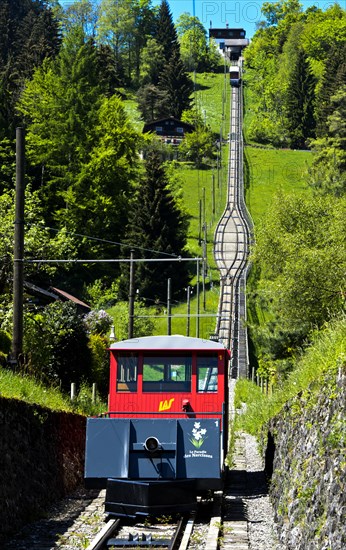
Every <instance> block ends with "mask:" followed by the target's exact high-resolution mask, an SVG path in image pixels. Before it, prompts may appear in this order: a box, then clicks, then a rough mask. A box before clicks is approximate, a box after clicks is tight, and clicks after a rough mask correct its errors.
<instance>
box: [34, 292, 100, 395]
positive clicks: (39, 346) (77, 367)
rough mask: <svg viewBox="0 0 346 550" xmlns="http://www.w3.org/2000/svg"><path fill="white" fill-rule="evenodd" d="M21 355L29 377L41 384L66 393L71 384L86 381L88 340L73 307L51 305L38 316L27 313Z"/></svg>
mask: <svg viewBox="0 0 346 550" xmlns="http://www.w3.org/2000/svg"><path fill="white" fill-rule="evenodd" d="M24 352H25V353H26V354H27V355H28V357H29V361H28V365H27V367H28V370H29V372H30V374H33V375H34V376H35V377H36V378H37V379H38V380H41V381H42V382H44V383H45V384H56V385H61V387H62V389H64V390H66V391H69V388H70V384H71V382H76V383H78V382H79V381H80V380H82V379H86V380H88V379H89V377H90V367H91V354H90V350H89V348H88V336H87V333H86V329H85V325H84V323H83V318H82V317H81V315H79V313H78V309H77V306H76V305H75V304H72V303H68V302H54V303H53V304H49V305H48V306H46V307H45V308H44V309H43V310H42V311H41V312H40V313H27V314H26V316H25V330H24Z"/></svg>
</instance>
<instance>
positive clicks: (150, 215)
mask: <svg viewBox="0 0 346 550" xmlns="http://www.w3.org/2000/svg"><path fill="white" fill-rule="evenodd" d="M145 169H146V174H145V177H144V179H143V181H142V183H141V185H140V187H139V188H138V190H137V195H136V198H135V200H134V202H133V204H132V206H131V210H130V215H129V225H128V228H127V231H126V234H127V242H128V243H129V248H130V247H131V246H134V247H135V256H136V257H137V258H138V257H140V258H145V257H147V258H148V257H150V258H154V259H155V258H157V259H159V258H166V259H167V258H169V256H170V255H172V256H174V257H177V256H180V255H184V254H186V250H185V247H186V239H187V225H188V220H187V217H186V215H185V214H184V213H183V212H182V211H181V210H180V208H179V207H178V205H177V202H176V200H175V198H174V196H173V194H172V191H171V189H170V188H169V181H168V178H167V175H166V172H165V169H164V166H163V165H162V162H161V160H160V157H159V153H158V152H157V151H150V152H149V153H148V156H147V159H146V161H145ZM154 251H155V252H154ZM186 263H187V262H181V263H179V262H176V261H175V262H172V263H170V262H150V263H145V262H143V263H142V262H138V263H136V264H135V288H136V289H138V291H139V297H140V298H141V299H143V300H145V301H147V302H148V303H149V304H151V303H152V301H153V300H157V299H159V300H165V298H166V295H167V280H168V279H169V278H171V279H172V290H173V293H174V294H175V295H178V294H179V293H181V291H182V289H183V288H184V287H186V285H187V282H188V271H187V266H186ZM128 271H129V268H128V264H124V267H123V268H122V281H121V293H122V295H123V297H124V298H125V297H127V293H128Z"/></svg>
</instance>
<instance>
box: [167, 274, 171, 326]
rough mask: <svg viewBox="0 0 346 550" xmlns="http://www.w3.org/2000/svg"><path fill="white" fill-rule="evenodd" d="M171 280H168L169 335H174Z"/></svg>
mask: <svg viewBox="0 0 346 550" xmlns="http://www.w3.org/2000/svg"><path fill="white" fill-rule="evenodd" d="M171 312H172V306H171V279H168V280H167V334H168V336H170V335H171V333H172V315H171Z"/></svg>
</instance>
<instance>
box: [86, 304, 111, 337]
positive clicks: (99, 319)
mask: <svg viewBox="0 0 346 550" xmlns="http://www.w3.org/2000/svg"><path fill="white" fill-rule="evenodd" d="M84 324H85V327H86V329H87V331H88V332H89V333H91V334H103V335H105V334H107V333H108V332H109V330H110V328H111V326H112V325H113V318H112V317H111V316H110V315H108V313H107V312H106V311H104V309H100V310H92V311H90V313H88V314H87V315H86V316H85V317H84Z"/></svg>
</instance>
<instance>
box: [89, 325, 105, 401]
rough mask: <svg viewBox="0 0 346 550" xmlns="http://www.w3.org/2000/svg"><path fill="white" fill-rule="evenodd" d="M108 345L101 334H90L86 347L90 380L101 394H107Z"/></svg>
mask: <svg viewBox="0 0 346 550" xmlns="http://www.w3.org/2000/svg"><path fill="white" fill-rule="evenodd" d="M108 346H109V341H108V338H106V337H105V336H101V334H91V335H90V337H89V344H88V347H89V349H90V352H91V374H90V378H91V381H92V382H95V383H96V386H97V389H98V391H99V392H100V394H101V395H102V396H107V393H108V381H109V352H108V350H107V348H108Z"/></svg>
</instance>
